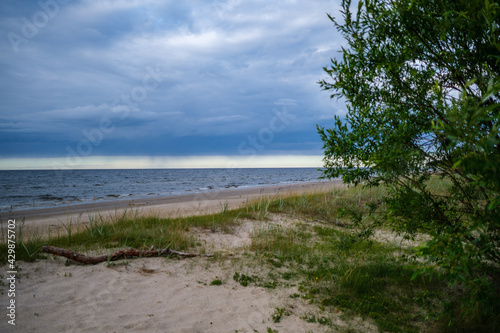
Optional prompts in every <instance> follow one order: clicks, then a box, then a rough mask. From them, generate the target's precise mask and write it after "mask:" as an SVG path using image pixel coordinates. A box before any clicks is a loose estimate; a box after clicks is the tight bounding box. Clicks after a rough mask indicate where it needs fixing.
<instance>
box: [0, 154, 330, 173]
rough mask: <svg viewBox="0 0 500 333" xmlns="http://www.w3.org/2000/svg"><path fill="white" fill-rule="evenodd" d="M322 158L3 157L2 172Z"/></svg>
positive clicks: (318, 162)
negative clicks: (77, 158)
mask: <svg viewBox="0 0 500 333" xmlns="http://www.w3.org/2000/svg"><path fill="white" fill-rule="evenodd" d="M322 158H323V156H320V155H275V156H269V155H267V156H254V157H245V156H183V157H179V156H156V157H150V156H132V157H131V156H92V157H82V158H81V159H79V160H77V161H70V160H68V159H67V158H4V159H1V160H0V170H43V169H46V170H49V169H61V170H75V169H198V168H207V169H209V168H319V167H321V166H322ZM72 162H73V163H72ZM75 162H76V163H75Z"/></svg>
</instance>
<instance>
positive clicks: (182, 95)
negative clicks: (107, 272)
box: [0, 0, 345, 158]
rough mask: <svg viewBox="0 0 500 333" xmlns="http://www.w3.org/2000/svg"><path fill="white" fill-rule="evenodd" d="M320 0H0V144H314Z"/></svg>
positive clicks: (322, 52)
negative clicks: (37, 0)
mask: <svg viewBox="0 0 500 333" xmlns="http://www.w3.org/2000/svg"><path fill="white" fill-rule="evenodd" d="M337 9H338V8H336V6H335V5H334V4H332V2H331V1H326V0H315V1H307V2H306V1H292V0H289V1H279V2H278V1H242V0H241V1H238V0H228V1H201V0H193V1H156V0H150V1H125V0H115V1H113V0H108V1H105V0H102V1H90V0H86V1H62V0H61V1H56V0H42V1H39V2H36V1H23V2H19V1H2V3H1V4H0V22H1V23H0V31H1V35H2V36H3V38H2V39H1V41H0V67H1V69H2V76H1V77H0V94H1V97H2V104H1V106H0V142H2V143H1V146H0V156H2V157H4V158H5V157H66V156H67V155H68V154H79V155H81V156H84V157H86V156H189V155H231V156H234V155H249V156H253V155H280V154H282V155H295V154H298V155H320V154H321V142H320V140H319V138H318V135H317V133H316V130H315V126H316V124H321V125H327V126H328V125H329V123H330V122H331V119H332V118H333V115H334V114H342V113H343V112H344V111H343V109H344V108H345V107H344V106H343V105H342V104H341V103H339V104H337V103H336V102H335V101H331V100H329V97H328V93H325V92H322V91H321V90H320V88H319V86H318V84H317V83H316V82H317V81H318V80H320V79H322V78H323V77H324V76H325V75H324V74H323V73H322V67H323V66H325V65H327V64H328V63H329V59H330V58H331V57H335V56H336V54H337V51H338V49H339V48H340V43H341V38H340V37H339V36H338V34H337V33H336V31H335V29H334V27H333V25H332V24H331V22H330V21H329V20H328V18H327V16H326V13H327V12H328V13H332V14H334V15H335V14H336V11H337Z"/></svg>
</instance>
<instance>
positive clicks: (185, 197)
mask: <svg viewBox="0 0 500 333" xmlns="http://www.w3.org/2000/svg"><path fill="white" fill-rule="evenodd" d="M342 184H343V183H342V180H340V179H336V180H328V181H317V182H304V183H296V184H289V185H271V186H263V187H252V188H240V189H227V190H222V191H213V192H202V193H191V194H182V195H172V196H163V197H152V198H139V199H129V200H113V201H102V202H94V203H84V204H77V205H71V206H56V207H46V208H34V209H29V210H19V211H12V212H0V221H1V222H2V226H1V229H3V228H4V226H3V222H6V221H7V220H9V219H15V220H16V222H17V223H18V225H21V223H22V225H23V228H28V230H29V229H33V228H35V229H39V228H42V229H47V228H54V227H55V228H62V227H63V226H64V225H65V224H67V223H71V224H73V223H76V224H85V223H89V221H90V220H91V219H92V217H93V216H95V215H96V214H98V215H101V216H103V215H104V216H116V215H117V214H124V213H126V212H128V211H130V210H134V211H135V210H137V212H138V213H139V214H146V215H155V216H158V217H178V216H186V215H200V214H209V213H213V212H215V211H217V210H221V209H222V208H223V207H224V206H227V208H229V209H234V208H238V207H240V206H242V205H243V204H244V203H246V202H247V201H249V200H251V199H255V198H257V197H261V196H269V195H278V194H293V193H303V192H312V191H321V190H325V189H329V188H331V187H334V186H342ZM5 224H6V223H5ZM38 231H40V230H38Z"/></svg>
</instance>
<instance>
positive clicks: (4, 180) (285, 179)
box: [0, 168, 321, 211]
mask: <svg viewBox="0 0 500 333" xmlns="http://www.w3.org/2000/svg"><path fill="white" fill-rule="evenodd" d="M319 176H321V172H320V171H318V170H317V169H315V168H304V169H299V168H293V169H292V168H290V169H145V170H22V171H0V209H1V210H2V211H5V210H10V209H11V210H21V209H29V208H32V207H33V201H34V204H35V207H38V208H40V207H53V206H58V205H74V204H80V203H87V202H94V200H95V201H111V200H124V199H136V198H146V197H157V196H168V195H180V194H188V193H202V192H209V191H218V190H224V189H230V188H245V187H246V188H248V187H259V186H266V185H278V184H294V183H301V182H311V181H317V180H318V177H319Z"/></svg>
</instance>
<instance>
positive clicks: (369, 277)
mask: <svg viewBox="0 0 500 333" xmlns="http://www.w3.org/2000/svg"><path fill="white" fill-rule="evenodd" d="M440 188H441V185H440V184H439V182H436V183H435V184H433V189H434V190H435V191H440ZM385 191H386V190H385V189H384V188H383V187H376V188H361V187H356V188H347V187H335V188H332V189H331V190H329V191H326V192H324V191H323V192H311V193H303V194H300V195H297V194H280V195H274V196H267V197H261V198H259V199H256V200H252V201H249V202H247V203H246V205H245V206H244V207H242V208H239V209H232V210H231V209H228V206H227V204H224V203H221V205H220V209H219V211H218V212H216V213H213V214H206V215H199V216H187V217H176V218H159V217H154V216H141V215H140V214H138V213H137V211H132V210H129V211H126V212H124V213H121V214H115V215H114V216H107V217H105V216H101V215H99V214H94V215H92V216H89V223H88V224H83V225H81V224H76V223H74V222H73V221H71V220H70V221H67V223H66V224H65V225H64V228H63V229H59V232H58V233H52V234H50V235H49V236H45V237H42V236H40V235H37V234H36V233H34V234H31V235H23V234H22V233H23V232H22V228H21V230H20V231H19V234H18V239H17V244H16V260H24V261H34V260H36V259H40V258H44V257H45V256H44V255H43V254H41V253H40V249H41V247H42V246H43V245H52V246H57V247H63V248H67V249H71V250H73V251H77V252H82V253H87V254H92V253H99V254H103V253H111V252H113V251H115V250H117V249H122V248H139V249H149V248H150V247H151V246H154V247H155V248H158V249H159V248H166V247H169V248H171V249H175V250H179V251H193V252H197V253H205V252H206V248H205V244H202V243H201V242H199V239H198V238H197V237H196V235H197V233H199V232H200V230H204V231H205V232H212V233H231V232H232V231H233V230H234V229H235V228H237V227H238V226H239V225H240V224H241V223H242V221H254V222H255V227H254V229H253V231H252V232H251V235H250V236H251V245H250V247H249V248H248V249H245V250H244V254H243V255H241V256H238V257H236V258H231V262H232V263H236V264H232V265H229V266H226V268H225V269H227V270H232V271H234V272H232V271H231V272H230V275H232V276H233V279H234V280H235V281H237V282H238V283H239V284H240V285H241V286H242V287H245V286H248V285H256V286H260V287H265V288H271V289H276V288H288V289H290V288H291V289H290V290H292V289H293V288H295V289H293V290H295V291H294V292H291V293H290V299H298V300H301V301H302V302H305V303H308V304H309V305H310V306H311V310H310V311H309V312H308V313H306V314H302V316H301V318H302V319H303V320H305V321H308V322H316V323H319V324H321V325H323V326H325V327H326V328H329V329H332V330H340V331H345V332H355V331H357V330H358V331H359V329H356V328H354V327H350V326H346V327H340V326H339V325H338V321H336V320H335V318H337V317H339V316H340V317H341V318H343V319H344V320H345V321H346V322H349V320H351V319H353V318H358V317H361V318H363V319H366V320H369V321H370V322H373V323H374V324H375V325H376V326H377V327H378V329H379V330H380V331H386V332H421V331H426V332H427V331H436V332H440V331H442V332H489V331H497V329H499V328H500V316H499V315H498V313H497V315H496V316H493V317H490V318H484V317H482V316H481V313H480V311H479V309H478V311H477V313H468V314H467V316H463V315H461V316H460V314H461V311H462V307H461V304H460V295H461V292H462V290H461V288H460V286H449V285H447V284H446V282H445V281H444V280H443V279H441V278H440V277H439V275H438V274H427V275H416V274H415V273H416V272H417V271H418V270H419V269H420V268H422V267H424V266H425V265H428V264H426V263H425V262H423V261H421V260H419V258H416V257H415V255H414V251H413V248H414V247H415V246H417V245H418V244H419V243H418V242H417V241H414V242H413V243H412V242H403V239H402V238H401V237H397V235H394V234H392V233H391V232H390V231H389V230H386V229H384V227H383V226H381V227H379V229H378V232H379V233H381V234H383V235H385V236H386V237H381V238H380V237H374V236H373V231H372V232H371V233H367V232H364V229H363V223H364V220H363V217H361V220H362V222H363V223H361V224H359V223H358V224H356V223H355V222H353V219H352V218H349V216H347V215H346V214H345V213H343V211H344V210H345V209H351V210H358V211H360V212H361V214H362V213H363V212H364V213H366V212H367V211H368V207H369V205H370V203H372V202H375V201H377V200H380V199H381V197H382V196H383V195H384V193H385ZM4 236H5V235H2V237H4ZM2 239H3V241H2V243H0V262H1V263H6V262H7V255H6V253H7V248H8V246H7V244H6V243H5V239H6V238H2ZM211 260H222V261H223V260H225V259H224V258H218V257H217V256H216V258H214V259H211ZM250 262H251V263H250ZM243 268H244V269H246V271H242V270H241V269H243ZM252 270H254V271H255V272H252ZM214 281H217V282H214ZM214 281H212V282H211V283H212V284H213V285H220V284H222V281H221V280H219V279H216V280H214ZM291 313H293V309H289V308H287V306H286V304H284V305H283V306H280V307H277V308H276V311H275V313H274V314H273V320H275V321H278V322H279V321H282V320H286V317H287V316H288V315H289V314H291ZM460 318H462V319H460ZM463 318H467V319H463Z"/></svg>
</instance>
